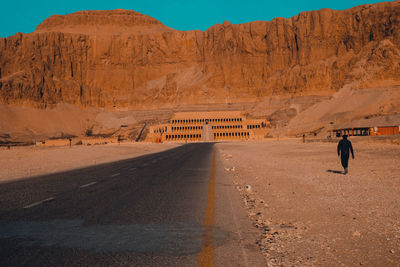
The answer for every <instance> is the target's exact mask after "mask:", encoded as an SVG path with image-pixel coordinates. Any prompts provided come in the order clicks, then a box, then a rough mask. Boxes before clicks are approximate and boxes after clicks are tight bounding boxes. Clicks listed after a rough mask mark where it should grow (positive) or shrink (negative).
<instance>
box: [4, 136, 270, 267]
mask: <svg viewBox="0 0 400 267" xmlns="http://www.w3.org/2000/svg"><path fill="white" fill-rule="evenodd" d="M220 158H221V157H220V156H219V155H218V152H216V151H215V149H214V147H213V144H212V143H202V144H188V145H184V146H181V147H178V148H175V149H171V150H168V151H164V152H161V153H157V154H152V155H146V156H143V157H138V158H133V159H128V160H124V161H119V162H114V163H108V164H103V165H97V166H94V167H89V168H84V169H79V170H73V171H68V172H63V173H57V174H52V175H47V176H41V177H35V178H30V179H26V180H19V181H15V182H10V183H3V184H0V266H212V265H215V266H264V265H265V263H264V262H263V259H262V256H261V254H260V252H259V251H258V247H257V245H256V244H255V242H256V239H257V237H258V235H259V234H258V232H257V231H256V229H255V228H254V227H252V226H251V222H250V221H249V219H248V218H247V217H246V215H245V212H244V210H243V207H242V205H241V200H240V198H239V196H238V194H237V192H236V190H235V188H234V186H233V185H232V184H231V182H230V180H229V178H228V177H227V176H226V174H225V173H224V171H223V168H222V164H221V162H220V160H221V159H220Z"/></svg>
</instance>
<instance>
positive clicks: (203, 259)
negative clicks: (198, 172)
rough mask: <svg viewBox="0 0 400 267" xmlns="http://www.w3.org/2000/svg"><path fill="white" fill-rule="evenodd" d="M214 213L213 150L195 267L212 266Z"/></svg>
mask: <svg viewBox="0 0 400 267" xmlns="http://www.w3.org/2000/svg"><path fill="white" fill-rule="evenodd" d="M214 213H215V150H214V152H213V158H212V165H211V174H210V181H209V184H208V195H207V206H206V214H205V217H204V222H203V236H202V240H201V250H200V254H199V257H198V259H197V266H202V267H203V266H210V267H212V266H214V237H213V235H214Z"/></svg>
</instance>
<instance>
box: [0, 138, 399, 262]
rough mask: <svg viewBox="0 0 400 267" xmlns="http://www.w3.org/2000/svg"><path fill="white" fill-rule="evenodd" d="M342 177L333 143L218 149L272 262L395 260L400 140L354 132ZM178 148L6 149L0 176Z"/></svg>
mask: <svg viewBox="0 0 400 267" xmlns="http://www.w3.org/2000/svg"><path fill="white" fill-rule="evenodd" d="M350 140H351V141H353V147H354V150H355V160H352V159H350V162H349V174H348V175H343V174H342V173H341V171H342V168H341V165H340V160H339V158H338V157H337V155H336V141H335V140H333V141H332V142H318V141H317V142H306V143H302V142H301V140H300V139H286V140H280V141H277V140H276V139H274V140H269V141H259V142H223V143H217V144H216V145H215V147H216V149H217V150H218V152H219V153H218V154H219V155H220V156H221V157H223V162H224V165H223V166H217V168H224V169H225V171H226V173H227V175H229V176H230V178H231V180H232V183H233V184H234V185H235V186H236V188H237V191H238V193H239V194H240V195H241V196H242V198H243V201H244V204H243V207H244V208H245V209H246V210H247V214H248V216H249V218H250V219H251V220H252V222H253V225H254V227H256V228H258V229H259V230H260V237H259V240H258V244H259V246H260V249H261V250H262V252H263V254H264V257H265V260H266V261H265V262H266V264H267V265H268V266H277V265H279V266H281V265H282V266H291V265H295V266H310V265H314V266H339V265H345V266H359V265H361V266H383V265H388V266H396V265H398V264H399V262H400V220H399V218H400V208H399V207H400V199H399V195H400V167H399V162H400V153H399V152H400V146H399V145H398V144H395V143H393V142H386V143H385V142H379V143H378V142H375V141H374V142H373V141H371V139H365V138H358V139H357V138H350ZM178 145H180V144H121V145H118V144H108V145H100V146H90V147H86V146H73V147H72V148H68V147H36V148H35V147H25V148H24V147H17V148H12V149H11V150H7V149H1V150H0V181H1V182H6V181H10V180H13V179H17V178H22V177H27V176H33V178H32V179H34V176H38V175H40V174H45V173H51V172H60V171H64V170H67V169H73V168H80V167H84V166H88V165H95V164H101V163H105V162H110V161H117V160H122V159H126V158H130V157H136V156H140V155H143V154H148V153H155V152H159V151H162V150H166V149H170V148H173V147H176V146H178Z"/></svg>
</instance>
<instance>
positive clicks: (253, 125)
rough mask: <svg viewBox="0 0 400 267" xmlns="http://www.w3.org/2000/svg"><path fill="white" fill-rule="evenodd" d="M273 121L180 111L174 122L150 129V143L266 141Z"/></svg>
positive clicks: (233, 114)
mask: <svg viewBox="0 0 400 267" xmlns="http://www.w3.org/2000/svg"><path fill="white" fill-rule="evenodd" d="M268 125H269V122H268V121H267V120H264V119H247V118H246V117H245V116H244V115H243V114H242V112H240V111H212V112H179V113H175V114H174V116H173V117H172V119H171V120H170V123H168V124H160V125H153V126H150V127H149V130H150V133H149V135H148V137H147V140H148V141H154V140H160V139H161V141H162V142H165V141H167V142H168V141H180V142H182V141H184V142H201V141H204V142H209V141H220V140H246V139H262V138H264V136H265V135H266V134H267V133H268V127H267V126H268Z"/></svg>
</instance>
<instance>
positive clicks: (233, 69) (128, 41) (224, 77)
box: [0, 1, 400, 108]
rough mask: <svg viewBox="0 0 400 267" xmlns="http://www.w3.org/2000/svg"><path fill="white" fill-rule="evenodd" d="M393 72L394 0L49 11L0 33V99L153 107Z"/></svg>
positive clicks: (397, 58)
mask: <svg viewBox="0 0 400 267" xmlns="http://www.w3.org/2000/svg"><path fill="white" fill-rule="evenodd" d="M389 80H400V2H399V1H395V2H386V3H380V4H375V5H364V6H359V7H355V8H352V9H349V10H345V11H333V10H329V9H323V10H320V11H312V12H304V13H300V14H299V15H298V16H295V17H293V18H290V19H283V18H276V19H274V20H272V21H270V22H264V21H256V22H251V23H246V24H239V25H233V24H231V23H229V22H225V23H224V24H222V25H221V24H217V25H215V26H213V27H211V28H209V29H208V30H207V31H204V32H203V31H187V32H184V31H176V30H173V29H171V28H168V27H166V26H165V25H163V24H161V23H160V22H159V21H157V20H155V19H153V18H150V17H148V16H145V15H142V14H139V13H137V12H134V11H126V10H114V11H85V12H77V13H74V14H70V15H66V16H52V17H50V18H48V19H46V20H45V21H44V22H43V23H42V24H41V25H39V26H38V27H37V30H36V31H35V32H33V33H30V34H16V35H14V36H12V37H9V38H1V39H0V101H1V102H3V103H10V104H28V105H33V106H40V107H46V106H49V105H53V104H56V103H61V102H63V103H71V104H75V105H79V106H93V107H117V108H120V107H121V108H122V107H129V108H158V107H172V106H175V105H178V104H181V103H187V104H202V103H203V104H204V103H226V102H227V101H230V102H244V101H248V100H254V99H257V98H262V97H265V96H271V95H282V94H285V95H288V94H289V95H307V94H316V93H324V92H332V91H336V90H338V89H339V88H342V87H343V86H344V85H346V84H349V83H351V84H352V85H353V86H355V87H360V88H362V87H368V86H369V85H370V84H372V83H379V82H381V81H389Z"/></svg>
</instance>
